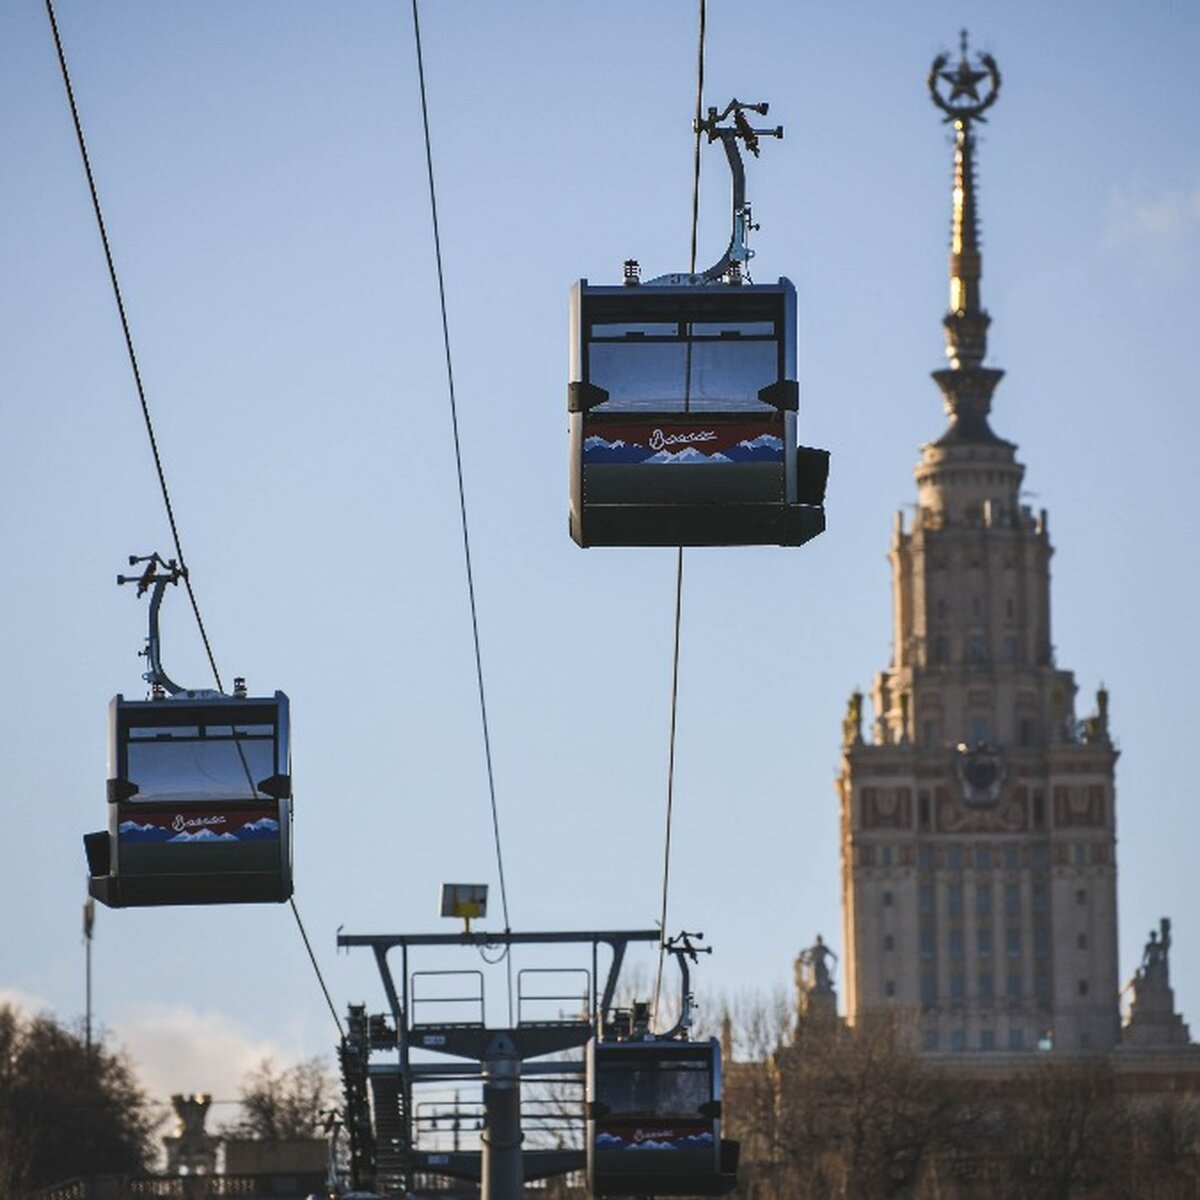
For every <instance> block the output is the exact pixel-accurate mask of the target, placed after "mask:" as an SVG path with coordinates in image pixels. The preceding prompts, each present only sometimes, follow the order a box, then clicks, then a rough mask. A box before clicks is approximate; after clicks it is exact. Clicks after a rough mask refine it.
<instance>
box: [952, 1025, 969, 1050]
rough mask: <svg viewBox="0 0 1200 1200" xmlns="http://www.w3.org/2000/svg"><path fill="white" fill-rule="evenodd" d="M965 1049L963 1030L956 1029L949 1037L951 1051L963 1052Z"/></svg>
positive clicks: (965, 1036)
mask: <svg viewBox="0 0 1200 1200" xmlns="http://www.w3.org/2000/svg"><path fill="white" fill-rule="evenodd" d="M966 1048H967V1034H966V1031H965V1030H962V1029H956V1030H955V1031H954V1032H953V1033H952V1034H951V1035H950V1049H951V1050H960V1051H961V1050H965V1049H966Z"/></svg>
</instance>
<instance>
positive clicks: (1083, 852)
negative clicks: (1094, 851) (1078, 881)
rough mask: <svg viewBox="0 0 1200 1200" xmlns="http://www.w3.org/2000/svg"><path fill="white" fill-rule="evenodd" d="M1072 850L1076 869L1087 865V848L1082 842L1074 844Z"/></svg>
mask: <svg viewBox="0 0 1200 1200" xmlns="http://www.w3.org/2000/svg"><path fill="white" fill-rule="evenodd" d="M1073 849H1074V851H1075V865H1076V866H1077V867H1083V866H1086V865H1087V846H1086V845H1085V844H1084V843H1083V842H1076V843H1075V845H1074V847H1073Z"/></svg>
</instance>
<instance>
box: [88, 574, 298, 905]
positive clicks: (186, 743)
mask: <svg viewBox="0 0 1200 1200" xmlns="http://www.w3.org/2000/svg"><path fill="white" fill-rule="evenodd" d="M129 561H130V564H131V565H132V564H140V563H145V564H146V567H145V570H144V571H143V572H142V574H141V575H139V576H125V575H119V576H117V582H118V583H119V584H121V583H137V585H138V594H139V595H145V593H146V592H147V591H149V592H150V609H149V617H150V629H149V635H148V637H147V639H146V651H145V654H146V657H147V659H148V660H149V664H150V669H149V670H148V671H147V672H146V673H145V675H144V678H145V680H146V682H147V683H148V684H149V685H150V698H149V699H147V700H126V699H125V697H124V696H115V697H114V698H113V700H112V703H111V704H110V705H109V708H108V827H107V828H106V829H102V830H98V831H97V832H95V833H88V834H85V835H84V838H83V844H84V850H85V852H86V854H87V862H88V874H89V879H88V891H89V893H90V894H91V895H92V896H93V897H94V898H95V899H96V900H99V901H100V902H101V903H102V904H107V905H109V906H110V907H112V908H130V907H137V906H154V905H168V904H246V903H261V902H269V901H275V902H277V903H278V902H281V901H284V900H287V899H289V898H290V896H291V894H292V768H291V749H290V742H289V719H288V713H289V706H288V698H287V696H285V695H284V694H283V692H276V693H275V694H274V695H273V696H258V697H253V696H248V695H247V694H246V687H245V681H244V680H242V679H240V678H238V679H235V680H234V689H233V695H231V696H230V695H226V694H225V693H224V692H221V691H215V690H211V689H187V688H183V687H180V686H179V685H178V684H176V683H175V682H174V681H173V680H172V679H171V678H170V676H168V675H167V673H166V671H164V670H163V667H162V661H161V658H160V653H159V630H158V612H159V607H160V606H161V604H162V599H163V593H164V592H165V590H166V588H167V587H169V586H172V585H174V584H177V583H178V582H179V581H180V580H181V579H185V578H186V575H185V572H184V570H183V568H181V567H179V566H178V565H177V564H176V562H175V560H174V559H172V560H169V561H167V560H164V559H162V558H160V557H159V556H158V555H157V554H150V555H144V556H141V557H138V556H136V555H135V556H133V557H131V558H130V560H129Z"/></svg>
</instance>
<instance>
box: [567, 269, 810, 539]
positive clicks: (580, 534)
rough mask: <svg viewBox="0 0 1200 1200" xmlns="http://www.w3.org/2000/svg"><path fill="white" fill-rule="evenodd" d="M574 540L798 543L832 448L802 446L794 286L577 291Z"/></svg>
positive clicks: (805, 534)
mask: <svg viewBox="0 0 1200 1200" xmlns="http://www.w3.org/2000/svg"><path fill="white" fill-rule="evenodd" d="M570 379H571V381H570V385H569V388H568V404H567V407H568V410H569V413H570V432H571V451H570V453H571V520H570V528H571V536H572V537H573V538H574V539H575V541H576V542H578V543H579V545H581V546H737V545H780V546H799V545H802V544H803V543H804V542H807V541H808V540H809V539H810V538H814V537H816V536H817V534H819V533H821V532H822V530H824V528H825V510H824V507H823V505H824V502H825V480H826V476H827V475H828V473H829V454H828V451H825V450H813V449H808V448H804V447H801V448H799V449H798V448H797V446H796V416H797V408H798V397H799V387H798V385H797V383H796V290H795V288H794V287H793V286H792V284H791V283H790V282H789V281H788V280H786V279H780V280H779V282H778V283H773V284H741V285H732V284H702V285H697V284H682V285H675V284H666V285H662V284H656V283H650V284H634V285H632V286H628V285H627V286H624V287H592V286H590V285H589V284H588V282H587V280H586V279H584V280H581V281H580V282H579V283H577V284H576V285H575V286H574V287H573V288H572V289H571V371H570Z"/></svg>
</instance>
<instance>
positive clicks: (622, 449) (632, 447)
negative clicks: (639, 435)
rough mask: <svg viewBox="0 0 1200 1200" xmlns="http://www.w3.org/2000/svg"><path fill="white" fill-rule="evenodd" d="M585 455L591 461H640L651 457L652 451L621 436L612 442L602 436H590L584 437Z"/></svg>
mask: <svg viewBox="0 0 1200 1200" xmlns="http://www.w3.org/2000/svg"><path fill="white" fill-rule="evenodd" d="M583 455H584V457H585V458H586V459H587V460H588V462H589V463H614V464H616V463H640V462H645V461H646V460H647V459H648V458H649V457H650V451H649V450H647V449H646V447H645V446H639V445H638V444H637V443H636V442H626V441H623V440H622V439H621V438H617V439H616V440H615V441H612V442H610V441H607V440H606V439H605V438H602V437H590V438H585V439H584V443H583Z"/></svg>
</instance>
